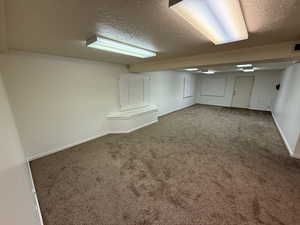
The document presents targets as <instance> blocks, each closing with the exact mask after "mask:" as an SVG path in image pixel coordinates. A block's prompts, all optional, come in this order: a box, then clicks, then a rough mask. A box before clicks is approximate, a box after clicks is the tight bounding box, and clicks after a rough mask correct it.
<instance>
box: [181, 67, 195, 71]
mask: <svg viewBox="0 0 300 225" xmlns="http://www.w3.org/2000/svg"><path fill="white" fill-rule="evenodd" d="M184 70H185V71H197V70H198V68H187V69H184Z"/></svg>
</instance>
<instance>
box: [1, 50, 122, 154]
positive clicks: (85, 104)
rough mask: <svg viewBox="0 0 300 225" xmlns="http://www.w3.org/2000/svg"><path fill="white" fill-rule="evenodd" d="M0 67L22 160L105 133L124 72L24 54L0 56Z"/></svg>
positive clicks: (95, 64)
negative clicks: (19, 142) (21, 151)
mask: <svg viewBox="0 0 300 225" xmlns="http://www.w3.org/2000/svg"><path fill="white" fill-rule="evenodd" d="M0 62H1V66H2V68H3V78H4V83H5V85H6V88H7V90H8V96H9V99H10V102H11V105H12V108H13V112H14V114H15V118H16V124H17V128H18V129H19V133H20V137H21V141H22V144H23V146H24V149H25V152H26V155H27V157H29V158H31V157H38V156H40V155H44V154H45V153H46V152H48V151H50V152H52V151H56V150H60V149H62V148H66V147H68V146H71V145H74V144H76V143H79V142H82V141H84V140H87V139H91V138H94V137H97V136H101V135H104V134H106V133H107V132H108V126H107V122H106V115H108V114H109V113H110V112H112V111H117V110H118V109H119V90H118V78H119V75H120V74H121V73H126V72H127V70H126V68H125V66H121V65H117V64H109V63H100V62H92V61H86V60H78V59H71V58H64V57H56V56H47V55H40V54H27V53H12V54H9V55H1V56H0Z"/></svg>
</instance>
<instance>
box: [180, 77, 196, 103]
mask: <svg viewBox="0 0 300 225" xmlns="http://www.w3.org/2000/svg"><path fill="white" fill-rule="evenodd" d="M193 95H194V85H193V81H192V78H191V76H185V77H184V80H183V97H184V98H188V97H193Z"/></svg>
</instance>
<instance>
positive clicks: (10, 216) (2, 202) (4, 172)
mask: <svg viewBox="0 0 300 225" xmlns="http://www.w3.org/2000/svg"><path fill="white" fill-rule="evenodd" d="M0 183H1V185H0V223H1V224H9V225H20V224H22V225H38V224H39V217H38V214H37V211H36V209H35V207H36V206H35V202H34V198H33V193H32V191H31V189H32V186H31V183H30V179H29V173H28V168H27V164H26V160H25V155H24V152H23V150H22V147H21V144H20V140H19V137H18V133H17V130H16V127H15V123H14V119H13V116H12V113H11V109H10V106H9V103H8V99H7V95H6V93H5V90H4V86H3V83H2V76H1V73H0Z"/></svg>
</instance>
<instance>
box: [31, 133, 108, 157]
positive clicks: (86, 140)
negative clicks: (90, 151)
mask: <svg viewBox="0 0 300 225" xmlns="http://www.w3.org/2000/svg"><path fill="white" fill-rule="evenodd" d="M107 134H109V132H107V133H102V134H98V135H96V136H93V137H90V138H85V139H83V140H81V141H77V142H73V143H72V144H68V145H64V146H62V147H59V148H55V149H52V150H50V151H47V152H42V153H38V154H35V155H33V156H29V157H28V158H27V160H28V161H32V160H35V159H39V158H42V157H45V156H48V155H51V154H53V153H56V152H60V151H63V150H65V149H68V148H71V147H74V146H76V145H80V144H83V143H85V142H88V141H91V140H94V139H96V138H99V137H102V136H105V135H107Z"/></svg>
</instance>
